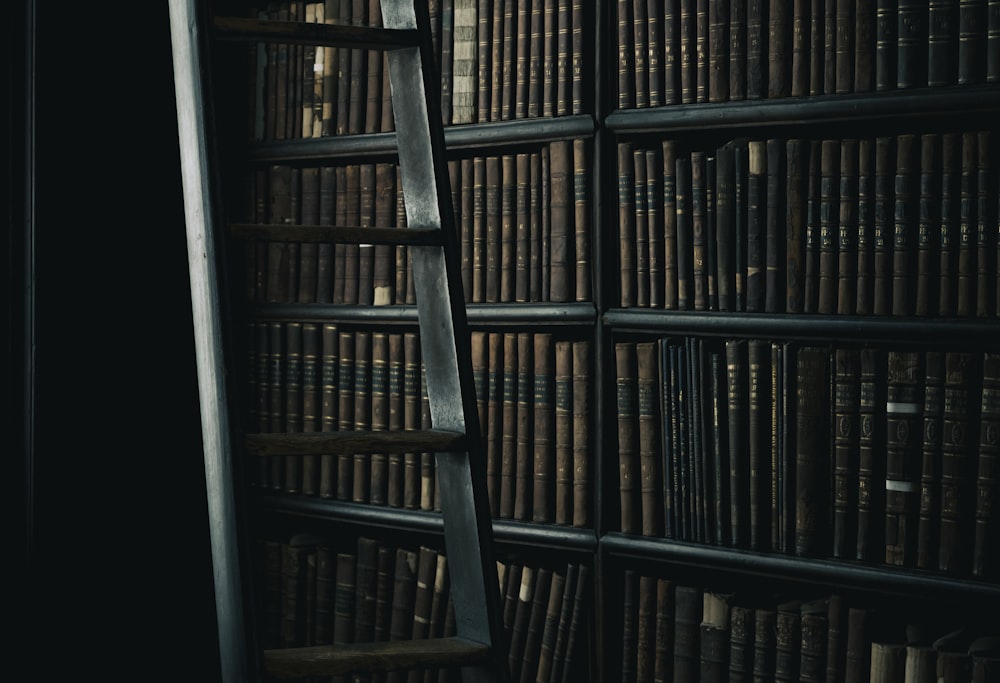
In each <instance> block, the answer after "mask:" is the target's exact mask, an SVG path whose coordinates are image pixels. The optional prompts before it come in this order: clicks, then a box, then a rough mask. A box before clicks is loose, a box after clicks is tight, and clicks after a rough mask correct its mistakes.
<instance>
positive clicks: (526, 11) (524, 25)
mask: <svg viewBox="0 0 1000 683" xmlns="http://www.w3.org/2000/svg"><path fill="white" fill-rule="evenodd" d="M512 11H513V14H514V36H512V41H511V42H512V48H513V49H514V57H513V59H514V74H513V76H514V78H513V82H514V91H513V98H512V99H513V108H512V109H511V111H510V115H509V117H508V118H517V119H523V118H524V117H526V116H527V115H528V54H529V47H530V45H531V43H530V38H531V2H530V1H529V0H518V1H517V5H516V7H513V8H512Z"/></svg>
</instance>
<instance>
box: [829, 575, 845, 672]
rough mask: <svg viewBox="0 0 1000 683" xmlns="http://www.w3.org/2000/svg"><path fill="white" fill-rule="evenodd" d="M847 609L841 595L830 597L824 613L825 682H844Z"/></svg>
mask: <svg viewBox="0 0 1000 683" xmlns="http://www.w3.org/2000/svg"><path fill="white" fill-rule="evenodd" d="M847 609H848V607H847V601H846V600H845V599H844V597H843V596H842V595H839V594H836V593H834V594H832V595H830V597H829V599H828V600H827V611H826V647H825V654H826V678H825V680H827V681H843V680H844V674H845V668H846V664H847V661H846V658H847Z"/></svg>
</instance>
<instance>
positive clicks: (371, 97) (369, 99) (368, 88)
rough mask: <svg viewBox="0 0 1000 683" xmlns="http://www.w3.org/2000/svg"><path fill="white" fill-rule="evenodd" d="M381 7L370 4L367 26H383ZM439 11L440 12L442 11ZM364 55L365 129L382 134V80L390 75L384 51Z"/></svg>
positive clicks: (437, 41) (437, 51) (436, 26)
mask: <svg viewBox="0 0 1000 683" xmlns="http://www.w3.org/2000/svg"><path fill="white" fill-rule="evenodd" d="M379 7H380V6H379V5H376V4H375V3H373V2H372V3H368V18H367V21H366V25H368V26H373V27H380V26H381V25H382V13H381V11H380V9H379ZM438 11H440V9H439V10H438ZM432 25H433V26H435V28H438V31H439V30H440V28H439V27H438V25H437V24H436V23H433V22H432ZM435 42H436V43H438V44H440V36H438V37H437V38H436V39H435ZM435 53H437V54H438V55H440V50H439V49H435ZM362 55H363V59H364V60H365V63H366V66H364V67H363V69H364V71H365V113H364V123H363V129H364V132H365V133H380V132H382V104H383V92H382V79H383V77H385V78H388V77H389V74H388V72H386V71H385V69H384V67H383V64H382V57H383V55H382V51H380V50H368V51H367V52H362ZM437 67H438V72H439V73H440V65H437Z"/></svg>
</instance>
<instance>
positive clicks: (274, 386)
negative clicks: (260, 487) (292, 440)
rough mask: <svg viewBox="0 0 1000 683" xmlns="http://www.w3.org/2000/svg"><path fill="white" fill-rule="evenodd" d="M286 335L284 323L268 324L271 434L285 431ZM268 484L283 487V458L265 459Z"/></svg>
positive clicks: (268, 382)
mask: <svg viewBox="0 0 1000 683" xmlns="http://www.w3.org/2000/svg"><path fill="white" fill-rule="evenodd" d="M285 343H286V334H285V326H284V323H280V322H272V323H269V324H268V340H267V358H268V373H267V386H268V412H267V414H268V418H269V420H268V430H267V431H269V432H272V433H277V432H283V431H285V408H286V404H285V380H286V377H287V375H286V372H285V368H286V361H287V356H286V353H285ZM267 460H268V465H269V466H270V467H269V470H268V475H267V477H268V479H267V481H268V483H269V484H270V487H271V488H272V489H274V490H277V491H280V490H281V489H282V488H283V487H284V483H285V481H284V471H285V462H284V458H282V457H279V456H269V457H268V458H267Z"/></svg>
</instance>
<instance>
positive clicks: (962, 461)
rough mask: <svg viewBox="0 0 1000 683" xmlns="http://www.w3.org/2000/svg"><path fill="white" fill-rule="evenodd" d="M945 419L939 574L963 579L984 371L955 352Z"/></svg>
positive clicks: (950, 355)
mask: <svg viewBox="0 0 1000 683" xmlns="http://www.w3.org/2000/svg"><path fill="white" fill-rule="evenodd" d="M944 364H945V371H944V416H943V420H942V430H941V531H940V533H941V536H940V539H939V545H938V569H939V570H940V571H943V572H947V573H949V574H953V575H954V574H962V573H965V572H966V571H967V570H968V568H969V560H970V559H971V557H970V552H969V549H970V548H971V542H970V541H971V539H972V534H971V531H972V525H973V522H972V519H973V514H974V509H975V503H974V502H973V501H974V496H973V491H974V490H975V474H974V471H975V470H974V467H975V462H974V460H973V455H972V448H973V445H974V444H975V441H976V439H975V433H976V432H975V426H976V419H975V418H976V417H977V415H976V410H975V407H976V406H977V405H978V403H979V401H978V400H977V399H978V398H979V397H978V395H975V394H974V393H973V390H974V387H976V386H977V385H976V379H974V378H977V377H978V376H979V368H977V367H975V363H974V356H973V354H971V353H965V352H958V351H952V352H947V353H946V354H945V359H944Z"/></svg>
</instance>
